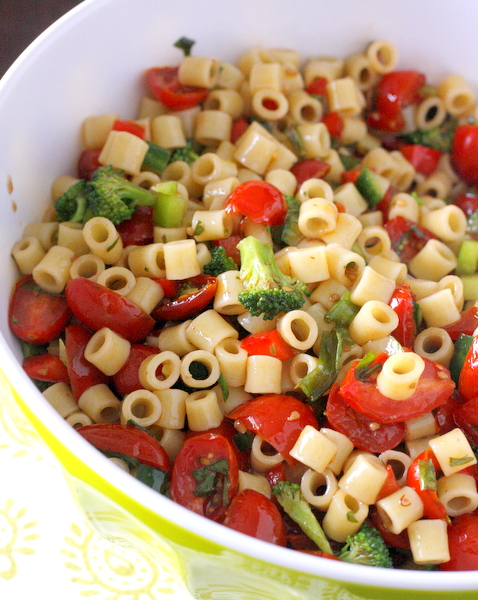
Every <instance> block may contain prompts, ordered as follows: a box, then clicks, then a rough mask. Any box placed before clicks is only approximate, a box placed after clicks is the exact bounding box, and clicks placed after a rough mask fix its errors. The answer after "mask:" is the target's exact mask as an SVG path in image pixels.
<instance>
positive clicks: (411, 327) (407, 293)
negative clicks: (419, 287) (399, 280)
mask: <svg viewBox="0 0 478 600" xmlns="http://www.w3.org/2000/svg"><path fill="white" fill-rule="evenodd" d="M389 305H390V307H391V308H393V310H394V311H395V312H396V313H397V316H398V327H397V328H396V329H395V330H394V331H392V333H391V335H392V336H393V337H394V338H396V339H397V341H398V342H399V343H400V344H401V345H402V346H405V347H406V348H413V341H414V339H415V336H416V334H417V325H416V323H415V316H414V312H415V299H414V295H413V293H412V291H411V290H410V287H409V286H408V285H406V284H401V285H397V286H396V288H395V290H394V292H393V294H392V297H391V299H390V302H389Z"/></svg>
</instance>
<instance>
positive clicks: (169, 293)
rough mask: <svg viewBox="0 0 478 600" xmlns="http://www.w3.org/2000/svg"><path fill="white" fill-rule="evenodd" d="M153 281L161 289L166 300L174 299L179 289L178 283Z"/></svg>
mask: <svg viewBox="0 0 478 600" xmlns="http://www.w3.org/2000/svg"><path fill="white" fill-rule="evenodd" d="M155 281H156V282H157V283H159V285H160V286H161V287H162V288H163V292H164V295H165V296H166V298H176V296H177V295H178V292H179V288H180V287H181V285H180V282H179V281H175V280H173V279H155Z"/></svg>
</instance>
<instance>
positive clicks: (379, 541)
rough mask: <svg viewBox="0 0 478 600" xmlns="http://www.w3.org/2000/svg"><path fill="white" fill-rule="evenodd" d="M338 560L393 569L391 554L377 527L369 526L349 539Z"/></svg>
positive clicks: (365, 526)
mask: <svg viewBox="0 0 478 600" xmlns="http://www.w3.org/2000/svg"><path fill="white" fill-rule="evenodd" d="M338 558H340V560H343V561H345V562H349V563H355V564H357V565H369V566H371V567H386V568H387V569H392V568H393V564H392V559H391V557H390V552H389V550H388V548H387V545H386V544H385V542H384V540H383V538H382V536H381V535H380V533H379V532H378V531H377V529H375V527H372V526H370V525H367V524H364V525H362V527H361V528H360V529H359V531H357V533H354V534H353V535H349V536H348V537H347V540H346V542H345V545H344V546H342V549H341V550H340V552H339V554H338Z"/></svg>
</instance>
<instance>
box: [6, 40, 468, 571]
mask: <svg viewBox="0 0 478 600" xmlns="http://www.w3.org/2000/svg"><path fill="white" fill-rule="evenodd" d="M186 42H187V40H186ZM181 43H184V40H182V42H181ZM180 45H181V44H180ZM185 54H186V55H185V56H184V57H183V59H182V60H180V61H179V63H178V65H176V66H173V67H169V66H168V67H164V68H163V67H153V68H150V69H148V71H147V73H146V87H145V90H144V97H143V98H142V99H141V101H140V103H139V104H140V110H139V112H138V114H136V115H129V116H123V117H122V116H120V115H118V114H116V113H114V112H108V113H105V114H92V115H89V116H86V117H85V119H84V121H83V123H80V124H79V129H80V130H81V131H80V133H81V135H80V138H81V143H82V154H81V157H80V161H79V164H80V165H82V168H81V170H80V171H79V172H78V173H72V174H65V175H61V176H59V177H57V179H55V181H54V182H53V184H52V185H51V205H50V207H49V209H48V210H47V211H46V213H45V215H46V216H45V218H44V220H43V221H42V222H38V223H31V224H29V225H27V226H26V227H25V228H24V230H23V232H22V235H21V236H20V239H19V240H18V242H17V243H16V244H15V245H14V247H13V248H12V250H11V254H12V259H13V261H14V264H15V265H16V267H17V268H18V273H19V280H18V282H17V284H16V286H15V289H14V291H13V294H12V299H11V304H10V311H9V319H10V326H11V329H12V331H13V333H14V334H15V335H16V336H17V337H18V338H19V339H20V340H21V341H22V350H23V353H24V363H23V364H24V369H25V371H26V373H27V374H28V375H29V376H30V377H31V378H32V379H33V380H34V381H35V382H36V383H37V384H38V386H39V387H40V389H41V390H42V392H43V395H44V397H45V399H46V400H47V402H48V403H49V404H50V405H51V406H52V407H53V408H54V409H55V410H56V411H57V412H58V413H59V415H61V417H62V418H64V419H65V420H66V421H67V422H68V423H69V424H70V425H71V426H72V427H74V428H75V429H77V430H78V431H79V433H80V434H81V435H83V436H84V437H85V438H86V439H88V440H89V441H90V442H91V443H93V444H94V445H96V446H97V447H98V449H99V450H101V451H103V452H104V453H105V454H106V455H107V456H108V457H109V458H112V460H114V461H116V463H117V464H118V465H120V466H121V467H122V468H125V469H126V470H128V471H129V472H130V473H131V474H132V475H133V476H137V477H141V479H142V481H143V482H144V481H150V482H156V483H153V484H152V485H153V487H155V489H157V490H159V488H160V492H161V493H165V494H167V495H168V496H169V497H170V498H172V499H173V500H174V501H176V502H179V503H180V504H183V505H184V506H186V507H188V508H190V509H192V510H194V511H195V512H196V513H199V514H200V515H202V516H204V517H207V518H210V519H213V520H215V521H218V522H221V523H222V522H224V523H225V524H226V525H227V524H228V522H229V518H230V517H231V513H232V511H234V510H239V509H238V508H235V507H234V505H236V506H241V503H239V502H238V503H237V504H236V503H232V500H233V499H234V498H236V497H239V496H241V497H243V499H244V502H245V499H246V498H250V497H252V496H254V494H252V496H251V490H254V491H255V492H256V493H257V492H259V493H260V494H262V497H263V502H264V503H266V505H267V506H268V509H267V510H268V513H269V516H271V517H273V518H274V519H276V522H277V523H278V526H277V527H278V528H279V529H280V530H281V535H280V536H279V537H278V538H277V539H276V538H273V537H271V539H268V540H267V541H270V542H272V543H281V544H282V545H284V544H286V545H287V546H289V547H291V548H296V549H298V550H304V549H305V550H310V551H312V552H314V551H315V552H317V551H318V550H320V551H321V553H322V555H330V554H334V555H335V558H338V559H341V560H350V558H346V555H347V553H348V551H347V550H346V549H347V548H348V547H350V546H351V545H353V544H354V543H356V539H358V538H355V535H356V534H357V532H360V533H359V535H361V536H362V535H370V531H373V535H374V536H377V537H375V538H374V539H375V541H377V540H379V541H378V542H377V543H378V544H379V545H381V548H382V550H381V554H380V558H377V556H375V557H374V558H373V560H372V559H370V560H369V559H367V564H376V565H378V566H387V567H390V566H393V567H396V568H408V567H410V566H413V563H415V565H426V566H427V568H432V569H443V570H446V569H453V570H456V569H459V568H460V564H459V559H457V558H456V557H457V556H461V555H460V554H458V550H457V542H456V536H455V535H454V532H455V531H456V530H459V531H463V530H464V531H465V532H466V527H467V524H468V523H471V525H470V528H471V527H473V528H474V530H476V528H477V527H478V517H477V516H476V510H477V507H478V492H477V483H476V482H477V481H478V469H477V466H476V465H477V458H476V447H477V446H478V434H477V432H476V429H477V427H476V425H477V423H478V421H477V417H476V415H477V406H478V405H477V400H476V390H478V367H477V364H478V363H477V361H476V356H477V353H478V311H477V308H476V307H477V304H476V301H477V297H478V239H477V235H476V223H477V218H478V217H477V215H478V195H477V193H476V185H477V184H478V178H477V177H476V173H477V172H478V161H477V160H476V157H473V158H471V157H470V153H467V152H466V148H467V144H468V143H470V140H471V143H475V144H476V141H477V138H478V125H476V124H475V120H476V115H477V114H478V108H477V106H478V105H477V104H476V94H475V91H474V90H473V89H472V86H471V85H470V84H469V83H468V82H467V81H465V80H464V79H463V78H462V77H461V76H459V75H458V74H455V73H452V74H449V75H448V76H446V77H444V78H443V79H442V80H441V81H436V82H434V81H428V80H427V77H426V74H423V73H421V72H419V71H415V70H413V65H403V68H402V67H401V66H400V67H399V52H398V49H397V48H396V47H395V46H394V44H393V43H391V42H390V41H388V40H386V39H379V40H375V41H371V42H370V43H369V44H367V45H366V46H364V47H363V48H358V49H357V50H356V51H355V52H353V53H351V54H350V55H349V56H343V57H335V56H333V55H330V56H327V57H324V56H314V57H313V58H308V57H304V56H301V55H300V54H299V53H298V52H296V51H294V50H290V49H267V48H252V49H251V50H249V51H248V52H246V53H245V54H244V55H243V56H240V57H238V60H237V64H233V63H232V62H222V61H221V59H220V57H208V56H196V55H195V54H194V52H193V53H188V52H186V53H185ZM171 78H172V81H171ZM166 81H168V83H165V82H166ZM112 109H113V110H114V106H113V107H112ZM85 165H89V167H85ZM140 437H141V441H139V439H140ZM106 438H107V439H108V443H107V444H106V446H105V443H104V440H105V439H106ZM136 438H137V439H136ZM132 439H133V440H136V441H137V445H135V448H136V449H135V451H134V452H132V451H128V448H129V447H131V444H130V442H131V440H132ZM100 440H103V442H101V441H100ZM126 440H129V441H128V442H127V441H126ZM145 440H147V441H145ZM146 447H147V448H149V450H148V451H146V450H145V449H144V448H146ZM152 448H154V452H152ZM128 452H129V454H128ZM153 455H154V458H153ZM158 481H161V482H163V483H162V484H161V485H160V486H159V484H158V483H157V482H158ZM247 492H248V493H247ZM292 505H294V508H293V509H291V506H292ZM299 507H300V508H299ZM247 510H250V511H254V510H257V507H256V506H255V505H250V506H247ZM296 511H306V514H307V517H306V518H305V517H304V518H298V517H297V512H296ZM286 513H288V515H289V516H288V517H286V518H285V521H284V517H285V515H286ZM244 514H245V513H244ZM247 514H253V513H247ZM233 516H236V517H237V515H233ZM240 516H241V515H239V517H240ZM239 520H240V519H239ZM243 520H244V521H249V522H250V521H254V519H253V518H250V519H249V517H244V516H243ZM236 521H237V518H236ZM293 521H295V522H296V523H295V524H293ZM285 522H286V523H287V528H286V526H285V524H284V523H285ZM304 523H307V525H305V524H304ZM455 526H456V527H455ZM244 531H245V532H246V533H248V534H249V535H256V537H260V534H259V532H257V531H251V529H250V527H249V528H244ZM470 535H475V534H472V533H470ZM279 538H280V540H281V541H278V540H279ZM284 540H286V541H285V542H284ZM474 543H475V544H476V539H475V541H474ZM344 544H345V545H344ZM397 544H398V547H399V548H400V549H399V550H397V548H396V547H395V546H396V545H397ZM460 552H466V548H465V549H463V548H461V550H460ZM348 556H350V554H348ZM467 560H470V561H471V562H469V563H468V562H467V565H468V564H470V565H471V566H470V567H469V568H476V569H478V562H477V561H476V558H475V559H474V562H473V561H472V559H469V557H468V558H467ZM373 561H375V562H373ZM467 568H468V567H467Z"/></svg>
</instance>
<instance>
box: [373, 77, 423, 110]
mask: <svg viewBox="0 0 478 600" xmlns="http://www.w3.org/2000/svg"><path fill="white" fill-rule="evenodd" d="M425 81H426V79H425V75H423V74H422V73H419V72H418V71H392V72H391V73H386V74H385V75H384V76H383V77H382V79H381V80H380V81H379V83H378V85H377V87H376V96H375V105H376V107H377V110H378V112H379V113H381V114H382V115H387V116H395V115H397V114H398V113H399V112H400V111H401V109H402V108H403V107H404V106H407V105H408V104H413V103H415V102H417V100H418V99H419V94H418V93H419V91H420V88H421V87H423V85H424V84H425Z"/></svg>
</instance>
